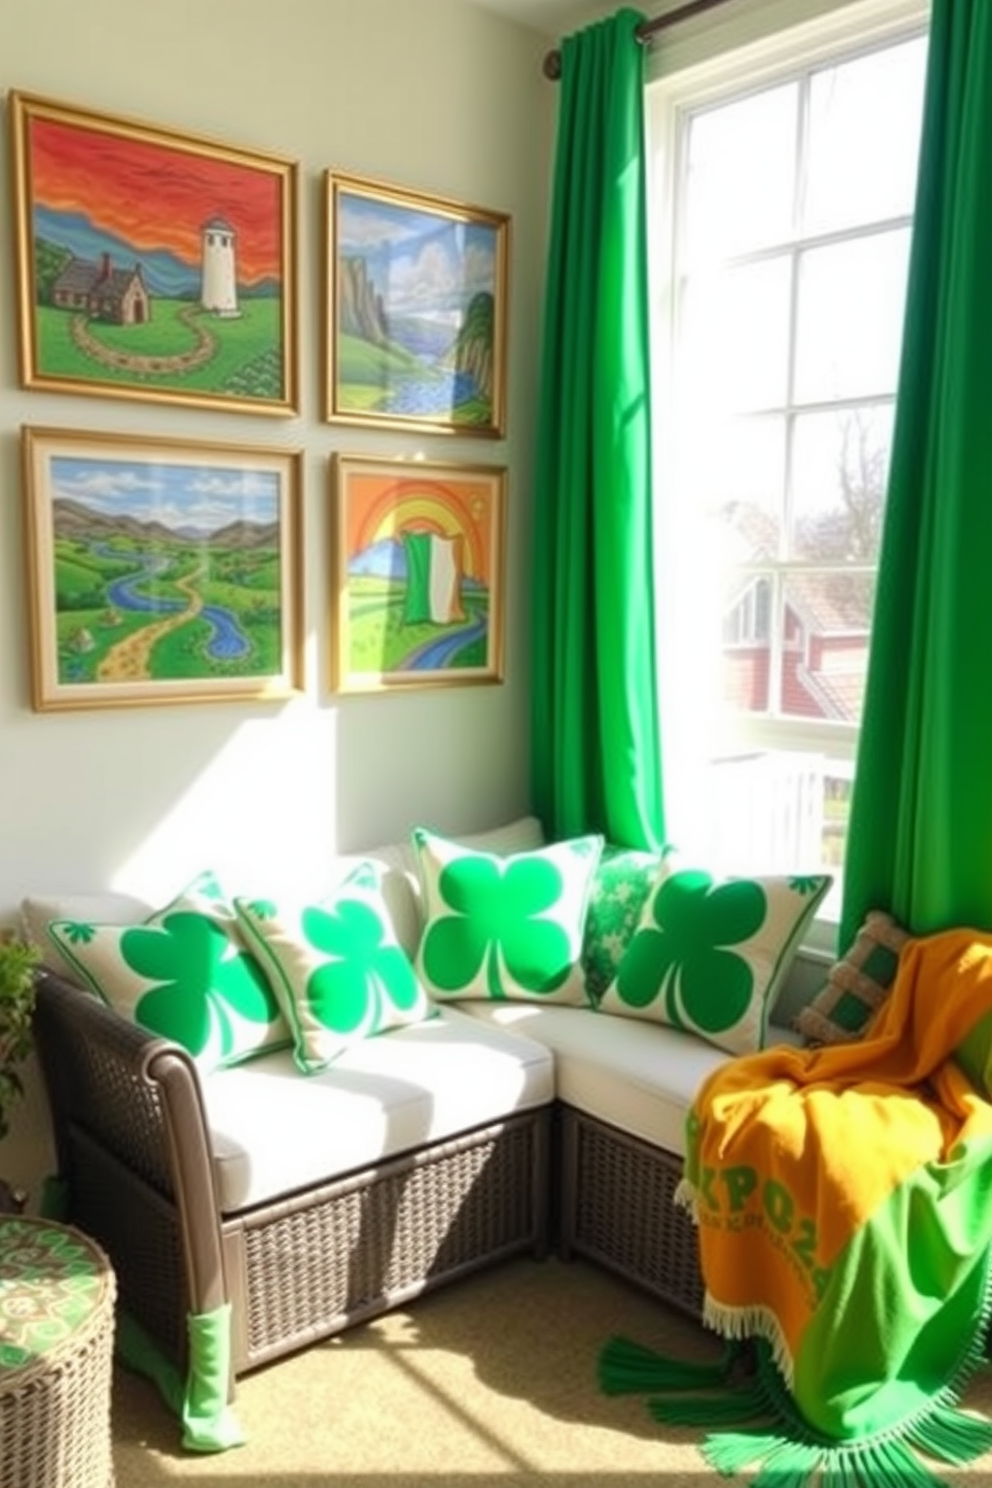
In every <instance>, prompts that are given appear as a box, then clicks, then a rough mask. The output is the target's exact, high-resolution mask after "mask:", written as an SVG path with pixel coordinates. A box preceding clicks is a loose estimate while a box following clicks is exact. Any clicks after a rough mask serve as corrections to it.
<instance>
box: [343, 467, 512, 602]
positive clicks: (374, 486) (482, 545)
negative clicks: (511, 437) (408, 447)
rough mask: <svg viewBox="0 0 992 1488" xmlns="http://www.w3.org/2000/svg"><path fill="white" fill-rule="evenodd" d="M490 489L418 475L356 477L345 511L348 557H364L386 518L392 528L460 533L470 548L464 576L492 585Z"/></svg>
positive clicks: (357, 474)
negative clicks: (361, 553) (468, 575)
mask: <svg viewBox="0 0 992 1488" xmlns="http://www.w3.org/2000/svg"><path fill="white" fill-rule="evenodd" d="M491 501H492V494H491V486H490V484H489V483H488V482H486V481H483V480H475V481H473V480H472V479H470V478H466V479H464V480H459V479H452V480H446V481H443V482H442V481H435V480H426V479H422V478H420V477H418V476H414V475H404V476H401V477H399V478H397V477H396V476H395V475H378V474H371V473H369V472H357V471H356V472H353V473H352V474H351V475H350V476H349V485H348V504H347V506H346V508H345V526H346V532H345V542H346V545H347V552H348V553H349V554H353V553H360V552H361V551H362V549H363V548H364V547H366V546H367V545H368V544H369V543H370V542H372V541H374V540H375V538H377V537H380V536H381V535H382V529H383V525H384V522H385V520H386V516H387V514H390V515H391V518H392V521H391V522H390V523H388V524H387V525H391V526H392V527H393V528H394V530H396V531H400V530H402V529H403V528H404V527H407V528H409V529H410V530H411V531H414V532H416V531H421V532H446V533H447V534H448V535H449V536H450V535H451V534H452V533H455V532H460V533H462V534H463V535H464V537H465V539H466V543H467V547H468V552H467V554H466V571H467V572H468V573H470V574H471V575H472V577H473V578H476V579H478V580H479V581H480V582H481V583H483V584H487V585H488V584H489V582H490V565H491V556H492V555H491V553H490V540H489V532H490V525H489V524H490V516H491Z"/></svg>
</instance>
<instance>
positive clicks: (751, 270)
mask: <svg viewBox="0 0 992 1488" xmlns="http://www.w3.org/2000/svg"><path fill="white" fill-rule="evenodd" d="M790 274H791V261H790V259H789V258H787V257H785V256H782V257H779V258H773V259H769V260H767V261H765V262H762V263H753V264H747V265H743V266H741V267H739V268H735V269H729V270H727V271H726V272H724V273H716V274H705V275H703V274H701V275H694V276H693V277H692V278H690V279H689V280H688V281H687V282H686V284H685V286H684V291H683V300H682V322H681V337H680V347H679V386H680V390H681V396H682V398H683V400H685V401H688V402H689V403H694V404H696V405H697V406H698V405H699V404H701V403H705V405H706V406H707V407H708V408H709V409H710V410H711V412H716V413H718V414H719V413H722V412H737V413H740V412H744V411H746V410H748V409H757V408H781V407H782V406H783V404H784V402H785V396H786V373H787V368H788V349H789V283H790Z"/></svg>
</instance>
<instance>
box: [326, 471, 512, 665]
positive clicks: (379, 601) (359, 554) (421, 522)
mask: <svg viewBox="0 0 992 1488" xmlns="http://www.w3.org/2000/svg"><path fill="white" fill-rule="evenodd" d="M331 471H332V484H333V488H334V489H333V495H334V505H335V520H334V545H335V553H334V558H333V564H332V568H333V574H334V603H333V617H332V632H333V639H334V645H333V650H332V655H333V658H334V675H333V677H332V684H333V686H334V687H335V688H336V689H337V690H338V691H339V692H382V691H388V690H390V689H392V690H394V691H395V690H398V689H401V688H402V689H405V690H409V689H411V688H416V687H438V686H444V685H451V684H454V683H464V682H501V681H502V680H503V587H504V558H503V548H504V529H505V521H506V516H505V506H506V502H505V486H506V470H505V468H504V467H503V466H496V465H467V464H458V463H455V462H451V463H431V464H428V463H426V462H421V461H408V460H404V461H398V460H384V459H375V458H369V457H365V456H361V455H340V454H339V455H334V456H332V461H331Z"/></svg>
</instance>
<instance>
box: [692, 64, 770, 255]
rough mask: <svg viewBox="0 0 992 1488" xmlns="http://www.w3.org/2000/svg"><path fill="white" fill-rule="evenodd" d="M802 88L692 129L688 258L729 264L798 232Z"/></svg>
mask: <svg viewBox="0 0 992 1488" xmlns="http://www.w3.org/2000/svg"><path fill="white" fill-rule="evenodd" d="M797 99H798V89H797V87H796V85H795V83H788V84H785V85H784V86H782V87H777V88H768V89H766V90H765V91H764V92H762V93H756V94H753V95H752V96H751V97H749V98H742V99H739V100H738V101H736V102H734V103H729V104H724V105H723V106H722V107H721V108H715V109H711V110H709V111H707V112H703V113H699V114H696V115H695V116H694V117H693V118H692V120H691V122H690V125H689V143H688V171H687V177H688V179H687V183H686V198H685V207H686V230H685V253H686V256H687V258H688V260H689V262H690V263H694V262H696V261H697V260H699V259H700V258H702V259H704V260H710V261H712V260H713V259H714V258H716V259H721V258H729V257H731V256H732V255H734V254H737V253H742V252H746V251H747V250H748V249H749V248H754V247H756V246H757V245H759V244H763V243H767V242H776V241H781V240H782V239H783V238H785V237H787V236H788V235H789V234H790V232H791V230H792V222H793V200H794V195H795V189H794V179H795V154H796V117H797Z"/></svg>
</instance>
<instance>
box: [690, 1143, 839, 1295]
mask: <svg viewBox="0 0 992 1488" xmlns="http://www.w3.org/2000/svg"><path fill="white" fill-rule="evenodd" d="M693 1176H694V1181H695V1188H696V1198H697V1205H696V1218H697V1221H698V1223H699V1224H700V1225H705V1226H709V1227H710V1228H712V1229H719V1230H723V1231H724V1232H731V1233H736V1232H739V1231H741V1230H752V1229H760V1230H762V1232H763V1233H764V1235H765V1238H766V1239H767V1240H768V1241H769V1242H770V1244H772V1245H773V1246H774V1247H775V1249H776V1250H778V1251H779V1252H780V1253H781V1254H782V1255H783V1256H784V1257H785V1259H786V1260H787V1261H788V1262H789V1265H790V1266H791V1267H792V1269H793V1270H794V1271H795V1272H796V1274H797V1276H798V1277H799V1278H800V1280H801V1281H802V1282H803V1284H804V1286H805V1287H806V1290H807V1291H808V1292H809V1294H810V1300H811V1303H812V1305H813V1306H817V1305H818V1304H819V1303H820V1302H821V1301H822V1300H823V1297H824V1294H825V1293H826V1290H827V1287H828V1285H829V1283H830V1267H829V1266H821V1265H818V1264H817V1240H818V1236H817V1229H816V1221H815V1220H814V1219H812V1218H811V1217H810V1216H809V1215H808V1214H801V1213H799V1208H798V1204H797V1202H796V1200H795V1198H794V1196H793V1195H792V1194H791V1193H790V1192H789V1189H788V1188H787V1187H786V1185H785V1184H784V1183H782V1182H780V1181H779V1180H778V1179H777V1178H768V1179H765V1180H764V1181H759V1178H758V1173H757V1170H756V1169H755V1168H752V1167H750V1166H749V1165H748V1164H746V1163H736V1164H734V1165H732V1166H727V1167H724V1168H713V1167H708V1166H707V1165H706V1164H699V1165H698V1166H697V1168H696V1171H695V1174H694V1175H693Z"/></svg>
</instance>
